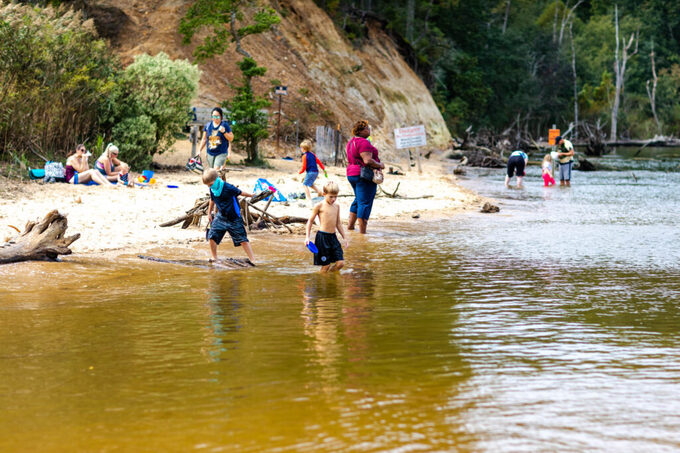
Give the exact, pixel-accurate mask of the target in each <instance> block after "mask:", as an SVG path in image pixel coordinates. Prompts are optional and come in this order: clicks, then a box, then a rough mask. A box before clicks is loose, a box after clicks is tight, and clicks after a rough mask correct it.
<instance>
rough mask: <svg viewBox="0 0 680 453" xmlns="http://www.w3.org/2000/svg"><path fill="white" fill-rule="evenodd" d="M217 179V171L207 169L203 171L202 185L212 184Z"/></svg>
mask: <svg viewBox="0 0 680 453" xmlns="http://www.w3.org/2000/svg"><path fill="white" fill-rule="evenodd" d="M216 179H217V170H215V169H214V168H207V169H205V170H204V171H203V184H212V183H214V182H215V180H216Z"/></svg>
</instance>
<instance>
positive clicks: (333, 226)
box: [305, 181, 347, 272]
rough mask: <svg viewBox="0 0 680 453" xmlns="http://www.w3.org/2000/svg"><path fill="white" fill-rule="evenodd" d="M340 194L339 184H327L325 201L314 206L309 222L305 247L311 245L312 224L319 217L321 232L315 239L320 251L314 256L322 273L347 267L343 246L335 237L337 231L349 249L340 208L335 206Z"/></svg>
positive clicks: (331, 182) (324, 187) (324, 188)
mask: <svg viewBox="0 0 680 453" xmlns="http://www.w3.org/2000/svg"><path fill="white" fill-rule="evenodd" d="M338 192H340V189H339V187H338V184H337V183H335V182H333V181H329V182H327V183H326V185H325V186H323V196H324V200H323V201H322V202H321V203H319V204H317V205H316V206H314V210H313V211H312V216H311V217H310V218H309V220H308V221H307V229H306V232H307V234H306V236H305V245H307V244H309V243H310V239H309V235H310V234H311V232H312V224H313V223H314V219H315V218H316V216H319V223H320V226H319V231H317V233H316V238H315V239H314V245H316V248H317V249H319V251H318V253H315V254H314V265H316V266H321V272H328V271H339V270H340V269H342V268H343V266H344V265H345V261H344V257H343V254H342V246H341V245H340V241H338V238H337V236H336V235H335V231H336V230H337V231H338V233H340V236H342V240H343V242H344V243H345V247H347V238H346V237H345V230H344V229H343V227H342V222H341V221H340V207H339V206H338V205H336V204H335V201H336V200H337V199H338Z"/></svg>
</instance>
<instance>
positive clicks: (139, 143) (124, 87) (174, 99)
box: [107, 52, 201, 166]
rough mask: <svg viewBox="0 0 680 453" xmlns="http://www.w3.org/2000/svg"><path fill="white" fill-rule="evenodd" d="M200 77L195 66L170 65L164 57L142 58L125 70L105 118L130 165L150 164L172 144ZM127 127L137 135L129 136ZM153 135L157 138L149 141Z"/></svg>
mask: <svg viewBox="0 0 680 453" xmlns="http://www.w3.org/2000/svg"><path fill="white" fill-rule="evenodd" d="M200 74H201V73H200V71H199V69H198V67H197V66H196V65H193V64H191V63H189V62H188V61H186V60H172V59H170V57H168V55H166V54H165V53H163V52H161V53H159V54H158V55H156V56H150V55H146V54H144V55H139V56H137V57H135V61H134V63H132V64H131V65H130V66H128V67H127V68H125V70H124V71H123V73H122V74H121V76H120V77H119V79H118V80H117V83H116V87H115V88H114V90H113V93H112V95H111V98H110V102H109V106H108V108H109V111H108V115H107V116H108V123H109V125H110V126H111V128H112V131H111V132H112V137H113V139H114V140H115V141H116V143H117V144H118V145H119V147H120V148H121V150H123V149H126V150H128V152H129V153H130V154H129V155H128V156H129V157H128V158H127V159H129V163H131V164H134V165H135V166H138V165H142V164H144V165H148V164H149V163H150V161H151V158H152V157H153V155H154V154H157V153H162V152H164V151H167V150H168V149H169V148H170V147H171V146H172V145H173V143H174V142H175V140H176V138H175V137H176V133H177V132H179V131H180V130H181V128H182V127H183V126H184V125H185V124H186V122H187V120H188V119H189V116H190V107H191V101H192V100H193V99H194V98H195V97H196V95H197V94H198V80H199V78H200ZM123 125H127V126H131V127H133V128H134V130H133V131H130V132H126V131H125V127H124V126H123ZM151 126H152V127H151ZM152 130H153V135H154V139H153V141H150V140H149V137H150V135H149V134H150V133H151V131H152ZM124 140H128V142H127V143H125V142H124ZM126 162H128V161H127V160H126Z"/></svg>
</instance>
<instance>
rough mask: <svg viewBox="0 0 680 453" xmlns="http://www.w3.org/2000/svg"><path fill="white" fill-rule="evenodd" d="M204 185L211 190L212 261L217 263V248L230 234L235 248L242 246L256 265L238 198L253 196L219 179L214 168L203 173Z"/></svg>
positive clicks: (209, 213) (209, 218)
mask: <svg viewBox="0 0 680 453" xmlns="http://www.w3.org/2000/svg"><path fill="white" fill-rule="evenodd" d="M203 184H205V185H206V186H208V187H209V188H210V203H209V204H208V222H210V231H209V232H208V237H207V239H208V241H209V242H210V255H211V257H212V260H213V261H217V246H218V245H220V242H222V238H223V237H224V235H225V233H227V232H229V236H231V240H232V242H233V243H234V247H238V246H239V245H242V246H243V250H245V252H246V254H247V255H248V258H249V259H250V262H251V263H253V264H254V262H255V257H254V256H253V249H252V248H251V247H250V242H248V235H247V234H246V229H245V227H244V226H243V219H242V218H241V212H240V210H239V207H238V199H237V198H236V197H238V196H239V195H243V196H244V197H252V196H253V194H252V193H248V192H243V191H242V190H241V189H239V188H238V187H234V186H232V185H231V184H229V183H227V182H224V181H223V180H222V178H219V177H218V174H217V170H215V169H214V168H209V169H207V170H205V171H204V172H203ZM215 211H217V216H213V212H215ZM213 217H214V219H213Z"/></svg>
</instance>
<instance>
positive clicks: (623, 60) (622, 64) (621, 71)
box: [609, 5, 638, 141]
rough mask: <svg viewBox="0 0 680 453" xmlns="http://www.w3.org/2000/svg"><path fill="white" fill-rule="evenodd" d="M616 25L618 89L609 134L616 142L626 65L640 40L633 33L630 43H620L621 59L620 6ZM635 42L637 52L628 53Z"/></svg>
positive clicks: (616, 12) (616, 6)
mask: <svg viewBox="0 0 680 453" xmlns="http://www.w3.org/2000/svg"><path fill="white" fill-rule="evenodd" d="M614 25H615V29H616V54H615V55H614V75H615V76H616V89H615V92H614V105H613V106H612V121H611V130H610V133H609V139H610V140H614V141H615V140H616V138H617V120H618V117H619V106H620V103H621V92H622V91H623V85H624V79H623V78H624V77H625V75H626V64H627V63H628V60H629V59H630V57H632V56H633V55H635V54H636V53H637V52H638V39H637V37H636V36H635V33H631V35H630V39H629V40H628V43H626V40H625V38H624V39H623V40H622V42H620V44H621V47H622V49H623V50H622V52H621V56H620V57H619V6H618V5H615V6H614ZM633 41H635V50H634V51H633V52H632V53H630V54H629V53H628V50H629V49H630V47H631V46H632V45H633Z"/></svg>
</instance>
